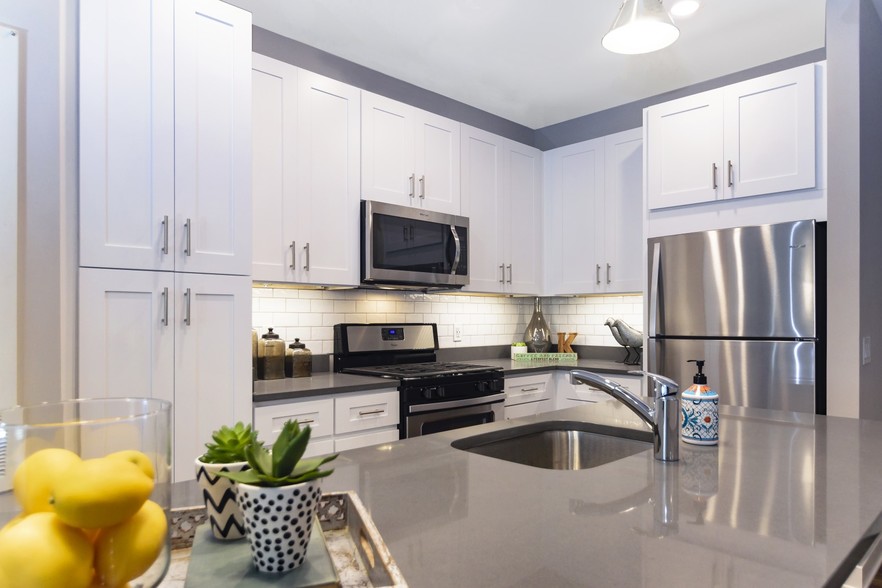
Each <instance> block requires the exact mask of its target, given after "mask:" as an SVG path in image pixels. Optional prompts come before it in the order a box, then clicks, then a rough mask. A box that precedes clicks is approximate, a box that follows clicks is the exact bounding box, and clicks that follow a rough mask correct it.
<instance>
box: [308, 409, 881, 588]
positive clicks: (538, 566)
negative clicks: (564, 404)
mask: <svg viewBox="0 0 882 588" xmlns="http://www.w3.org/2000/svg"><path fill="white" fill-rule="evenodd" d="M610 402H615V401H613V400H610ZM592 409H593V407H590V406H589V407H584V408H572V409H567V410H563V411H556V412H552V413H545V414H542V415H538V416H535V417H528V418H523V419H517V420H514V421H504V422H497V423H491V424H487V425H480V426H477V427H472V428H469V429H459V430H455V431H448V432H443V433H438V434H435V435H430V436H426V437H421V438H413V439H408V440H404V441H398V442H393V443H389V444H384V445H380V446H376V447H370V448H364V449H357V450H353V451H348V452H344V453H342V454H341V455H340V457H339V458H338V460H337V461H336V462H335V467H336V471H335V473H334V474H333V475H332V476H331V477H329V478H327V479H326V480H325V481H324V486H323V489H324V490H326V491H334V490H355V491H356V492H357V493H358V494H359V496H360V497H361V499H362V500H363V501H364V503H365V505H366V506H367V508H368V509H369V510H370V513H371V516H372V517H373V519H374V522H375V523H376V525H377V527H378V529H379V531H380V533H381V534H382V536H383V537H384V539H385V541H386V543H387V545H388V546H389V548H390V550H391V552H392V556H393V558H394V559H395V560H396V561H397V563H398V564H399V566H400V568H401V571H402V573H403V574H404V577H405V578H406V579H407V581H408V583H409V585H410V586H412V587H417V588H423V587H432V586H438V587H449V586H459V587H466V586H476V587H478V586H480V587H494V586H498V587H503V586H505V587H510V586H542V585H544V586H555V587H561V586H619V587H626V586H651V587H660V586H684V585H689V586H713V585H725V586H750V587H751V588H755V587H756V586H777V587H780V586H799V587H805V586H823V585H824V584H825V582H827V581H828V580H829V579H830V578H831V577H833V576H835V574H836V572H837V569H839V568H841V567H843V564H844V562H846V561H848V567H853V564H854V563H856V561H851V560H853V559H854V554H852V551H854V550H855V547H856V546H857V545H858V543H859V542H860V541H861V540H862V538H863V537H864V536H865V534H866V533H867V531H868V529H870V528H871V527H873V526H874V525H876V524H877V523H876V519H877V517H878V516H879V514H880V512H882V422H871V421H860V420H853V419H843V418H834V417H822V416H814V415H810V414H800V413H783V412H772V411H765V410H748V409H737V408H733V407H722V408H721V421H720V437H721V443H720V445H719V446H718V447H710V448H708V447H695V446H690V445H686V444H683V443H681V460H680V462H678V463H674V464H664V463H661V462H657V461H655V460H654V459H653V457H652V449H651V446H650V445H647V448H646V449H645V450H644V451H642V452H639V453H637V454H636V455H631V456H630V457H626V458H623V459H620V460H618V461H614V462H611V463H607V464H605V465H601V466H599V467H595V468H592V469H587V470H579V471H562V470H548V469H542V468H535V467H531V466H525V465H519V464H516V463H510V462H507V461H502V460H499V459H495V458H491V457H485V456H482V455H476V454H473V453H470V452H467V451H462V450H458V449H454V448H452V447H451V446H450V444H451V442H452V441H454V440H456V439H459V438H462V437H468V436H471V435H475V434H478V433H482V432H487V431H492V430H497V429H501V428H508V427H515V426H518V425H520V424H524V423H530V422H538V421H547V420H554V419H566V420H584V421H592V420H595V416H596V414H595V413H594V411H593V410H592ZM850 554H851V555H850Z"/></svg>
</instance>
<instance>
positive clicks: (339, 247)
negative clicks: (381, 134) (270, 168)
mask: <svg viewBox="0 0 882 588" xmlns="http://www.w3.org/2000/svg"><path fill="white" fill-rule="evenodd" d="M298 86H299V90H298V98H297V100H298V115H297V120H298V124H297V161H296V164H297V197H296V200H297V202H296V209H297V210H296V213H297V217H298V219H299V220H298V229H297V234H296V235H295V236H294V237H293V240H294V241H295V242H296V245H295V247H296V249H295V250H294V259H295V266H296V267H297V268H298V271H299V273H300V279H299V280H298V281H302V282H308V283H313V284H340V285H354V284H358V283H359V281H360V276H359V271H360V268H359V251H360V248H359V210H358V206H359V190H360V182H359V161H360V156H359V154H360V141H359V135H360V129H361V123H360V119H361V109H360V96H361V92H360V90H359V89H358V88H355V87H353V86H349V85H347V84H344V83H342V82H338V81H336V80H332V79H330V78H326V77H324V76H320V75H318V74H314V73H311V72H307V71H305V70H300V71H299V72H298Z"/></svg>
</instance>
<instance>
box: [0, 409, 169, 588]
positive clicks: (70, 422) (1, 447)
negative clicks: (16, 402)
mask: <svg viewBox="0 0 882 588" xmlns="http://www.w3.org/2000/svg"><path fill="white" fill-rule="evenodd" d="M170 431H171V403H170V402H167V401H165V400H156V399H147V398H101V399H79V400H69V401H62V402H54V403H45V404H38V405H33V406H15V407H12V408H7V409H4V410H0V482H3V488H4V489H12V492H5V493H0V499H2V502H0V504H2V506H3V508H2V511H0V512H2V513H3V514H4V516H3V518H2V519H0V523H5V526H4V527H3V529H2V530H0V546H2V548H3V549H0V551H2V550H8V548H10V546H14V547H15V548H18V547H19V545H21V544H22V543H23V542H25V539H24V538H26V537H39V538H44V540H43V541H37V543H38V544H37V545H34V546H32V547H33V550H34V557H31V558H26V559H29V560H40V557H38V556H37V552H38V551H39V550H40V549H42V550H43V551H45V552H46V553H45V557H44V558H43V559H42V561H41V562H40V563H39V564H34V566H32V567H33V569H30V568H29V567H28V566H27V565H26V563H25V564H22V563H19V564H16V566H15V568H14V571H15V575H16V576H17V577H19V578H20V577H33V578H38V576H36V575H35V576H27V574H28V573H32V574H37V575H39V574H46V573H49V574H50V576H49V579H48V580H47V579H45V578H44V577H42V576H40V577H39V579H35V580H33V581H38V582H39V583H42V584H53V583H54V580H55V579H58V580H60V581H61V583H60V584H59V585H64V586H73V585H76V584H77V583H78V582H80V581H81V580H82V578H83V577H84V576H85V575H88V573H89V572H88V569H87V568H86V569H84V566H89V565H91V569H92V573H93V574H94V577H92V578H90V579H89V581H90V584H87V585H92V586H102V585H109V584H120V585H125V584H126V582H128V585H129V586H132V587H139V586H157V585H158V584H159V583H160V582H161V581H162V579H163V577H164V576H165V574H166V571H167V570H168V566H169V560H170V550H171V543H170V526H169V524H168V521H169V517H168V514H169V506H170V492H171V432H170ZM46 513H51V516H50V515H49V514H46ZM25 524H27V525H30V526H29V527H27V529H28V532H27V533H25V532H24V531H22V530H21V529H18V530H16V529H15V527H17V526H18V525H25ZM25 528H26V527H24V526H22V529H25ZM7 530H8V531H9V535H8V537H7V539H6V541H5V542H4V537H3V536H4V535H5V534H6V533H7ZM16 531H18V532H17V534H16V535H15V537H16V539H15V540H14V541H13V540H11V539H10V537H13V533H15V532H16ZM82 536H85V537H86V539H87V541H88V542H83V541H82ZM90 546H91V547H90ZM25 548H26V546H22V547H21V549H22V550H24V549H25ZM89 555H91V562H90V563H85V564H84V563H83V561H86V562H88V560H89ZM65 558H66V559H65ZM11 561H13V559H12V556H9V557H8V558H6V560H4V556H3V554H2V553H0V584H3V577H2V575H3V574H4V573H9V568H10V567H11V566H12V565H13V564H12V563H10V562H11ZM16 561H21V559H20V558H19V559H18V560H16ZM22 565H24V567H22ZM41 566H42V568H43V569H42V570H40V569H37V568H38V567H41ZM46 570H50V572H47V571H46ZM52 574H55V576H52ZM59 576H66V578H61V577H59Z"/></svg>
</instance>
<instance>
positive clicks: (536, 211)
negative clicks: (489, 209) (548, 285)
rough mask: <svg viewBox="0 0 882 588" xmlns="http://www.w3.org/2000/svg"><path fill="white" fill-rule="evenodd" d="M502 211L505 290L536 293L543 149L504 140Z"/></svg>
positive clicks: (539, 281)
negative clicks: (503, 196)
mask: <svg viewBox="0 0 882 588" xmlns="http://www.w3.org/2000/svg"><path fill="white" fill-rule="evenodd" d="M504 155H505V165H504V167H503V169H504V171H505V181H504V182H503V187H504V190H505V192H504V195H505V198H503V209H502V210H503V211H504V218H505V231H504V233H503V234H504V235H505V238H506V241H505V247H504V248H503V250H504V251H505V252H506V253H505V258H504V263H505V270H506V272H507V275H506V277H505V286H506V291H507V292H510V293H512V294H537V293H539V292H541V290H542V259H543V252H544V248H543V243H544V242H545V241H544V239H543V230H542V222H543V221H542V152H541V151H539V150H538V149H534V148H532V147H528V146H526V145H521V144H519V143H516V142H514V141H506V142H505V153H504Z"/></svg>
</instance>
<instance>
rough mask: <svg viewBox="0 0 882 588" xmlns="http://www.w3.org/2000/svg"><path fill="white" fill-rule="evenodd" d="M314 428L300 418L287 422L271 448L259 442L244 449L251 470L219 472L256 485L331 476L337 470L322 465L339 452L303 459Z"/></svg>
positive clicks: (270, 485) (287, 482)
mask: <svg viewBox="0 0 882 588" xmlns="http://www.w3.org/2000/svg"><path fill="white" fill-rule="evenodd" d="M311 433H312V429H311V428H310V427H309V425H306V426H305V427H303V428H302V429H301V428H300V425H299V424H297V421H288V422H286V423H285V424H284V426H283V427H282V431H281V432H280V433H279V437H278V438H277V439H276V442H275V443H273V448H272V451H270V450H268V449H267V448H266V447H264V446H263V445H262V444H260V443H251V444H249V445H248V446H247V447H246V448H245V457H246V459H247V461H248V465H250V466H251V469H249V470H245V471H243V472H220V475H221V476H225V477H227V478H229V479H231V480H233V481H235V482H241V483H243V484H252V485H254V486H268V487H277V486H290V485H292V484H300V483H302V482H309V481H310V480H315V479H316V478H324V477H325V476H330V475H331V473H333V471H334V470H319V469H318V468H319V466H320V465H322V464H324V463H327V462H329V461H331V460H334V459H336V458H337V454H336V453H335V454H332V455H326V456H323V457H314V458H310V459H301V458H302V457H303V454H304V452H305V451H306V447H307V445H309V436H310V434H311Z"/></svg>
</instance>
